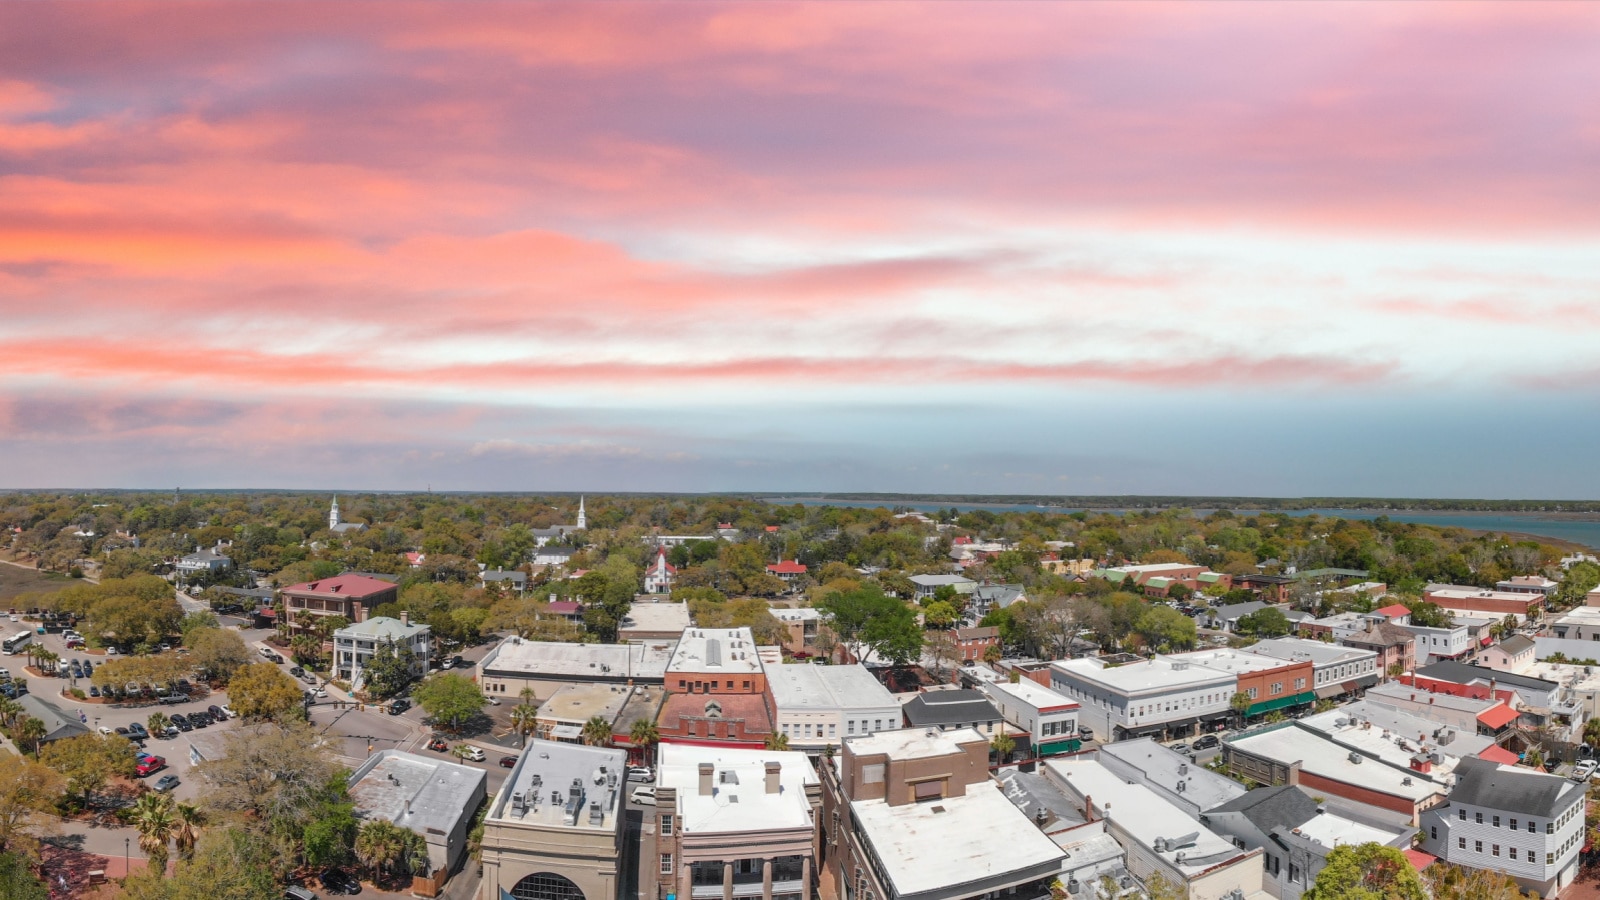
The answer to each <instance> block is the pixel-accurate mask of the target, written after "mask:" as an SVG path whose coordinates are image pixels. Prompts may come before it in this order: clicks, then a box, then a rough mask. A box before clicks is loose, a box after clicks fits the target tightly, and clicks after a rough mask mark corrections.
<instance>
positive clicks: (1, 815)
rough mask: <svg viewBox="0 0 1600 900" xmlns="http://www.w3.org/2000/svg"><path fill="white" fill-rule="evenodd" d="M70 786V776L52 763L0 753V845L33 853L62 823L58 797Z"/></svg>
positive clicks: (11, 849)
mask: <svg viewBox="0 0 1600 900" xmlns="http://www.w3.org/2000/svg"><path fill="white" fill-rule="evenodd" d="M66 789H67V781H66V779H65V778H63V777H62V775H61V773H59V772H57V771H55V770H54V769H52V768H50V767H49V766H46V765H43V764H41V763H38V762H35V761H34V760H32V759H29V758H28V757H26V756H18V755H17V754H15V753H0V847H3V848H5V849H6V850H7V851H12V852H20V853H22V854H24V855H26V856H30V857H31V856H33V854H34V853H35V852H36V851H37V849H38V841H39V838H41V837H43V836H46V835H49V834H53V833H54V832H55V831H56V830H57V829H58V827H59V825H60V822H61V820H60V819H59V818H57V816H56V800H58V799H59V798H60V797H61V795H62V793H64V792H65V791H66Z"/></svg>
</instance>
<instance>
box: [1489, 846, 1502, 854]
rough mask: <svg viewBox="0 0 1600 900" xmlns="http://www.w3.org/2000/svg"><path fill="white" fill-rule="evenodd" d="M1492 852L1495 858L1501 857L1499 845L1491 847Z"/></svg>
mask: <svg viewBox="0 0 1600 900" xmlns="http://www.w3.org/2000/svg"><path fill="white" fill-rule="evenodd" d="M1490 850H1491V851H1492V855H1494V856H1499V855H1500V845H1499V844H1493V845H1491V846H1490Z"/></svg>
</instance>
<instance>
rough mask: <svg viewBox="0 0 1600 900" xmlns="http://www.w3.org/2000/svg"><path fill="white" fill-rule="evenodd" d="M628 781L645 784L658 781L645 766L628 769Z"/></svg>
mask: <svg viewBox="0 0 1600 900" xmlns="http://www.w3.org/2000/svg"><path fill="white" fill-rule="evenodd" d="M628 780H629V781H642V782H644V783H645V784H649V783H650V782H652V781H655V780H656V776H655V773H654V772H652V771H650V770H649V769H647V768H645V767H644V766H629V767H628Z"/></svg>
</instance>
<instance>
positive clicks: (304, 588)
mask: <svg viewBox="0 0 1600 900" xmlns="http://www.w3.org/2000/svg"><path fill="white" fill-rule="evenodd" d="M281 595H282V597H283V607H284V610H285V611H286V612H287V613H288V619H289V624H290V625H291V626H293V627H294V628H295V629H297V630H298V629H302V628H307V627H310V623H309V622H308V621H307V620H308V619H310V618H313V617H319V616H342V617H344V618H345V619H348V620H349V621H351V622H365V621H366V620H367V617H368V616H370V615H371V614H372V610H373V609H375V608H377V607H378V606H381V605H382V604H385V603H394V602H395V601H396V600H398V599H399V597H400V586H399V585H397V584H395V583H394V582H392V581H383V580H381V579H378V578H368V577H367V576H365V575H355V574H351V573H346V574H344V575H335V576H334V577H332V578H319V579H317V580H316V581H307V582H302V583H300V584H292V585H290V586H288V587H286V588H284V589H283V590H282V591H281Z"/></svg>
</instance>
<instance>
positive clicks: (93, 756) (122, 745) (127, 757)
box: [39, 734, 134, 800]
mask: <svg viewBox="0 0 1600 900" xmlns="http://www.w3.org/2000/svg"><path fill="white" fill-rule="evenodd" d="M39 762H41V763H44V764H45V765H47V766H49V767H50V768H52V769H54V770H56V771H57V772H60V773H61V775H62V776H63V777H65V778H66V779H67V793H68V794H70V795H72V796H75V797H78V798H80V799H83V800H88V799H89V798H90V797H91V796H92V795H94V794H95V793H96V792H98V791H99V790H100V789H101V788H102V787H105V784H106V781H107V780H108V779H110V778H111V777H112V776H121V777H123V778H132V777H133V776H134V756H133V754H132V753H129V752H128V742H127V741H125V740H123V739H122V738H121V737H116V736H109V737H108V736H106V735H103V734H80V735H78V736H77V737H70V738H65V739H63V740H59V741H53V742H51V743H49V744H46V745H45V746H44V748H43V749H41V750H40V751H39Z"/></svg>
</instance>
